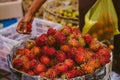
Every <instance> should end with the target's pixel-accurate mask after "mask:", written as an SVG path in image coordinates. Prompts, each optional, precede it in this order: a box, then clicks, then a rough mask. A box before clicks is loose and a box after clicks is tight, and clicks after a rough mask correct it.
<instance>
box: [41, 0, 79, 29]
mask: <svg viewBox="0 0 120 80" xmlns="http://www.w3.org/2000/svg"><path fill="white" fill-rule="evenodd" d="M46 4H47V5H45V6H44V10H43V13H44V14H43V19H46V20H50V21H53V22H57V23H60V24H62V25H63V26H71V27H78V24H79V21H78V17H79V13H78V0H60V1H55V0H51V1H49V2H47V3H46Z"/></svg>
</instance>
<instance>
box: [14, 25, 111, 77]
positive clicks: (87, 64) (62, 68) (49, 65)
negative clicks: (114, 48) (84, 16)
mask: <svg viewBox="0 0 120 80" xmlns="http://www.w3.org/2000/svg"><path fill="white" fill-rule="evenodd" d="M110 53H111V50H110V49H109V48H108V47H107V46H105V45H104V44H102V43H101V42H99V41H98V40H97V39H93V38H92V37H91V36H90V35H89V34H81V32H80V30H79V29H78V28H72V27H68V26H66V27H64V28H62V29H60V30H55V29H53V28H49V29H48V31H47V32H46V33H44V34H42V35H40V36H38V37H36V38H35V40H27V41H26V42H25V46H24V47H23V48H19V49H17V52H16V55H15V56H14V57H13V59H12V66H13V67H14V68H15V69H17V70H19V71H21V72H24V73H27V74H29V75H31V76H34V75H35V76H41V77H46V78H48V79H54V78H63V79H70V78H74V77H78V76H83V75H86V74H91V73H94V72H95V70H96V69H99V68H100V67H103V66H105V65H106V64H107V63H109V62H110V57H111V56H110Z"/></svg>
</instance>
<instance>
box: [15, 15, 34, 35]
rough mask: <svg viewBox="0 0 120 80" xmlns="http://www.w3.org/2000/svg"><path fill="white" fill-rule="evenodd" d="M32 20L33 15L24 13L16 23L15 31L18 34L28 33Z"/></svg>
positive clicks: (30, 29)
mask: <svg viewBox="0 0 120 80" xmlns="http://www.w3.org/2000/svg"><path fill="white" fill-rule="evenodd" d="M32 21H33V17H32V16H31V15H27V14H26V15H25V16H24V17H23V19H22V20H20V22H19V23H18V25H17V29H16V31H17V32H18V33H20V34H30V33H31V31H32V26H31V24H32Z"/></svg>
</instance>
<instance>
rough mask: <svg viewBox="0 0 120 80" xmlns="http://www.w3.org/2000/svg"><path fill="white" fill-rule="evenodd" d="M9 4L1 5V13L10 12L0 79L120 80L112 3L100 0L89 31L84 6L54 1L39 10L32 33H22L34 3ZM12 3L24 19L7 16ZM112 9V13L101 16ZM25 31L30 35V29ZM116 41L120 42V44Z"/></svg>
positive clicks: (0, 51)
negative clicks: (24, 16) (21, 26)
mask: <svg viewBox="0 0 120 80" xmlns="http://www.w3.org/2000/svg"><path fill="white" fill-rule="evenodd" d="M7 2H8V3H10V4H6V3H7ZM7 2H6V1H4V0H2V1H1V2H0V10H3V9H2V7H4V11H2V12H3V13H0V14H2V15H3V16H2V15H1V17H0V24H2V27H1V25H0V27H1V28H2V29H0V80H52V79H55V80H58V79H59V80H67V79H70V80H74V79H76V80H119V79H120V76H119V74H118V73H116V72H117V71H116V72H114V69H113V65H116V64H115V63H116V61H115V59H116V60H117V58H115V57H113V55H114V54H115V53H113V52H114V47H115V50H116V51H117V53H118V52H119V51H118V48H117V47H116V46H117V45H115V46H114V45H113V40H114V39H113V38H114V36H115V35H116V34H119V30H118V22H117V18H118V17H117V16H116V12H115V9H114V6H113V3H112V0H109V1H107V0H101V1H100V0H98V1H97V2H96V3H94V4H92V5H94V6H93V7H92V8H90V9H89V10H88V13H86V15H84V19H85V25H84V26H82V27H83V28H82V27H81V26H80V25H81V24H82V25H83V23H80V22H82V21H81V19H79V17H81V15H82V14H81V15H80V13H79V12H82V11H80V10H79V9H81V8H79V7H78V3H79V2H80V1H79V2H78V0H75V1H73V0H61V1H55V0H48V1H47V2H46V3H45V4H44V5H43V6H42V9H39V10H38V12H37V13H36V15H35V17H37V18H33V22H32V23H30V24H31V25H29V26H28V24H27V27H28V28H27V30H28V31H30V32H29V33H30V34H20V33H18V32H17V31H16V29H17V26H18V24H19V22H20V20H21V18H22V17H23V14H26V12H27V10H28V8H29V6H30V4H31V3H32V2H33V0H30V1H28V0H23V1H18V2H17V0H12V1H11V0H8V1H7ZM12 2H13V3H14V4H15V5H14V6H16V7H14V6H13V7H14V8H17V7H18V8H19V9H17V10H18V11H16V12H18V13H19V14H17V13H16V14H12V13H11V12H5V11H6V9H5V8H6V6H5V5H12ZM22 4H23V9H22V7H21V6H22ZM103 4H104V5H105V6H106V8H105V10H103V9H102V8H103V7H102V6H101V5H103ZM1 6H2V7H1ZM11 7H12V6H11ZM9 8H10V7H9ZM9 10H10V11H11V8H10V9H9ZM9 10H8V11H9ZM23 10H24V11H25V12H22V11H23ZM107 10H108V13H107V14H105V15H101V14H102V12H103V13H104V11H107ZM13 11H15V10H13ZM13 11H12V12H13ZM19 11H20V12H19ZM98 11H101V12H98ZM4 13H6V14H5V15H4ZM8 13H9V15H8ZM13 13H15V12H13ZM10 14H11V15H10ZM102 17H103V18H102ZM13 18H15V21H14V22H10V21H9V22H10V24H8V25H7V26H5V27H3V22H4V21H6V19H7V20H8V19H9V20H13ZM40 18H41V19H40ZM7 23H8V22H7ZM96 26H97V27H96ZM6 27H7V28H6ZM106 28H107V29H106ZM21 30H23V31H24V27H23V28H22V29H21ZM105 30H106V31H105ZM93 34H94V35H93ZM118 38H119V37H118ZM27 40H28V41H27ZM29 40H30V41H29ZM115 40H116V41H117V42H119V41H118V40H119V39H115ZM26 46H27V47H26ZM34 47H35V48H34ZM37 52H38V53H37ZM40 53H41V54H40ZM29 55H30V56H29ZM28 56H29V57H28ZM114 58H115V59H114ZM32 61H33V62H32ZM113 62H114V63H113ZM118 63H119V62H117V64H118ZM31 65H32V66H31ZM30 66H31V67H30ZM43 66H44V67H43ZM41 68H42V69H41ZM51 73H52V74H51Z"/></svg>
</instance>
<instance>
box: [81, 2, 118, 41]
mask: <svg viewBox="0 0 120 80" xmlns="http://www.w3.org/2000/svg"><path fill="white" fill-rule="evenodd" d="M82 33H83V34H85V33H89V34H91V36H92V37H94V38H97V39H98V40H100V41H102V40H106V39H107V40H109V39H111V38H113V36H114V35H116V34H119V31H118V18H117V14H116V12H115V8H114V6H113V3H112V0H97V2H96V3H95V4H94V5H93V7H91V8H90V10H89V11H88V12H87V14H86V15H85V25H84V27H83V30H82Z"/></svg>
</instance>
